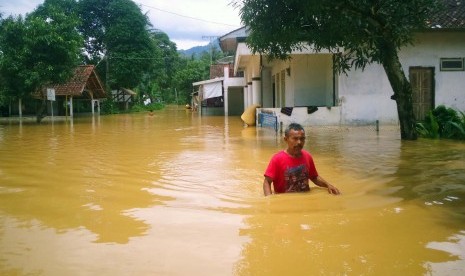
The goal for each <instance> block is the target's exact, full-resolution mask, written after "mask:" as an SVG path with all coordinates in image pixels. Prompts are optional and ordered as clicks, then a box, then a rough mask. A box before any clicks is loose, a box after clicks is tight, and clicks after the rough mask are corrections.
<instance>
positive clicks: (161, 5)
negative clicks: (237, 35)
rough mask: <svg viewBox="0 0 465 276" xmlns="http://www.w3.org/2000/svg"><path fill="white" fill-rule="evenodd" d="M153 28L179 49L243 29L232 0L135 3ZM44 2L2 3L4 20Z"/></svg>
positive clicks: (139, 0)
mask: <svg viewBox="0 0 465 276" xmlns="http://www.w3.org/2000/svg"><path fill="white" fill-rule="evenodd" d="M134 2H135V3H136V4H138V5H140V7H141V9H142V12H144V13H147V15H148V17H149V19H150V22H151V23H152V25H153V27H154V28H157V29H160V30H162V31H163V32H165V33H167V34H168V36H169V37H170V39H171V40H172V41H173V42H175V43H176V44H177V46H178V49H188V48H191V47H194V46H199V45H206V44H208V43H209V42H210V39H209V38H202V37H211V36H222V35H224V34H227V33H229V32H230V31H233V30H235V29H237V28H239V27H240V25H241V24H240V18H239V11H238V10H237V9H235V8H234V7H233V6H231V5H230V2H231V0H199V1H192V0H157V1H153V0H135V1H134ZM41 3H43V0H2V1H1V3H0V12H1V13H3V15H4V16H8V15H10V14H14V15H18V14H25V13H28V12H32V11H33V10H34V9H35V8H36V7H37V6H38V5H39V4H41Z"/></svg>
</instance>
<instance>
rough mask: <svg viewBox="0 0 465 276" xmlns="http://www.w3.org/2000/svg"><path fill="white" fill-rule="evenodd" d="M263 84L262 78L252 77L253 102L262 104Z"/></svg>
mask: <svg viewBox="0 0 465 276" xmlns="http://www.w3.org/2000/svg"><path fill="white" fill-rule="evenodd" d="M261 86H262V82H261V81H260V78H253V79H252V91H253V104H257V105H261V104H262V103H261Z"/></svg>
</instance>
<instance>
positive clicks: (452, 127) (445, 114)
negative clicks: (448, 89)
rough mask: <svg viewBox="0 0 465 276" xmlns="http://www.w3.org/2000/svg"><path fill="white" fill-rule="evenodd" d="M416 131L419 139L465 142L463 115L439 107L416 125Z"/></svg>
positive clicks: (464, 120)
mask: <svg viewBox="0 0 465 276" xmlns="http://www.w3.org/2000/svg"><path fill="white" fill-rule="evenodd" d="M416 130H417V133H418V134H419V135H420V137H425V138H433V139H438V138H448V139H460V140H465V113H463V112H457V111H456V110H454V109H452V108H447V107H445V106H444V105H440V106H438V107H436V108H435V109H434V110H432V111H430V112H429V113H428V115H427V116H426V118H425V120H424V121H423V122H419V123H417V125H416Z"/></svg>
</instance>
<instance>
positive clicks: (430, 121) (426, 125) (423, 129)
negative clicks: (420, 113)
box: [416, 111, 439, 139]
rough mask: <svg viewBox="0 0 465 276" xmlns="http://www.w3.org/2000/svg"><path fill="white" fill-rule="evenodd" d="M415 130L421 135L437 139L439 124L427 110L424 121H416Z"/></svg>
mask: <svg viewBox="0 0 465 276" xmlns="http://www.w3.org/2000/svg"><path fill="white" fill-rule="evenodd" d="M416 130H417V133H418V134H419V135H420V136H421V137H425V138H432V139H439V124H438V122H437V120H436V118H435V117H434V115H433V112H432V111H430V112H428V115H427V116H426V118H425V121H424V122H421V123H417V125H416Z"/></svg>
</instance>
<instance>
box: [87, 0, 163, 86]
mask: <svg viewBox="0 0 465 276" xmlns="http://www.w3.org/2000/svg"><path fill="white" fill-rule="evenodd" d="M79 13H80V18H81V19H82V25H81V28H80V29H81V32H82V33H83V35H84V37H85V40H86V52H87V54H88V56H87V58H88V60H89V62H91V63H94V64H95V63H97V62H98V61H100V60H102V58H104V59H105V61H106V62H107V64H106V65H107V66H106V67H105V68H106V70H108V71H106V72H105V74H102V76H104V78H107V77H108V76H109V77H108V79H106V83H108V84H109V86H110V87H111V88H115V89H119V88H122V87H126V88H134V87H136V86H137V85H138V84H139V83H140V82H141V80H142V79H143V75H144V72H146V71H149V70H150V69H151V67H152V66H153V60H154V59H156V56H155V54H156V52H155V50H154V44H153V42H152V41H151V39H150V37H149V32H148V27H149V26H150V22H149V20H148V18H147V16H146V15H144V14H143V13H142V12H141V9H140V8H139V7H138V6H137V5H136V4H135V3H134V2H133V1H131V0H81V1H79Z"/></svg>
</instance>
